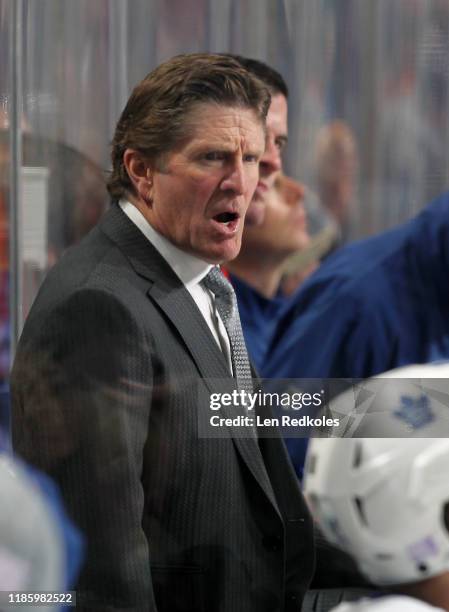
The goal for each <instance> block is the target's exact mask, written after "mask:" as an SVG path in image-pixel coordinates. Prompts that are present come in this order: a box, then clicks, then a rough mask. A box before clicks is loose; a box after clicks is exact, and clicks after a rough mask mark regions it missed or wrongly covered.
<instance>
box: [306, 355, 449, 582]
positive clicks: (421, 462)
mask: <svg viewBox="0 0 449 612" xmlns="http://www.w3.org/2000/svg"><path fill="white" fill-rule="evenodd" d="M444 372H445V375H446V377H448V378H449V376H448V366H447V365H437V366H432V365H427V366H419V367H418V366H412V367H409V368H401V369H400V370H397V371H396V372H392V373H389V374H388V375H387V376H388V377H397V378H409V377H410V378H413V379H414V380H413V381H412V382H411V384H412V388H411V390H410V389H409V388H408V387H407V386H405V387H404V384H406V385H407V384H408V381H401V384H399V385H398V386H397V387H394V386H393V387H390V391H389V392H388V393H384V394H383V401H384V405H383V408H382V411H380V409H379V406H378V409H377V410H376V411H375V412H377V413H379V412H383V414H382V418H381V419H380V414H378V420H379V423H380V422H382V425H384V424H385V423H384V422H383V421H384V420H385V419H387V420H388V413H391V414H393V413H394V412H397V411H398V400H399V399H400V398H401V397H404V393H405V397H412V398H413V397H415V399H417V400H419V401H421V400H422V398H423V397H424V398H425V401H424V400H422V402H423V403H424V404H425V406H426V407H425V410H424V412H425V413H426V414H427V416H426V417H425V418H421V419H420V418H419V414H418V415H414V416H413V417H412V418H411V421H410V422H411V423H413V422H416V423H419V424H420V425H419V427H418V430H419V433H417V432H415V431H414V430H413V427H412V428H411V431H410V432H409V435H410V437H408V438H393V437H390V438H379V437H372V438H348V439H338V438H332V439H328V438H327V439H320V438H316V439H312V440H311V441H310V445H309V449H308V454H307V460H306V471H305V492H306V495H307V498H308V500H309V502H310V505H311V508H312V512H313V514H314V516H315V518H316V519H317V521H318V523H319V525H320V527H321V528H322V530H323V532H324V533H325V535H326V536H327V537H328V539H329V540H330V541H331V542H333V543H335V544H337V545H339V546H340V547H341V548H343V549H345V550H346V551H347V552H349V553H350V554H351V555H352V556H353V557H354V558H355V559H356V561H357V562H358V564H359V566H360V569H361V571H362V572H363V573H364V574H365V575H366V576H368V578H369V579H370V580H371V581H372V582H374V583H377V584H380V585H388V584H401V583H406V582H416V581H419V580H422V579H424V578H429V577H431V576H434V575H437V574H440V573H443V572H445V571H448V570H449V439H447V438H437V437H431V436H435V435H437V434H436V432H437V431H438V423H439V415H440V414H441V410H442V407H441V406H439V405H438V406H435V401H436V403H437V404H440V403H441V402H440V400H442V403H443V408H444V407H445V406H444V404H445V403H446V400H445V398H444V397H443V396H444V395H445V393H444V390H442V389H441V388H438V389H435V386H434V385H433V383H432V381H431V379H432V378H438V377H440V376H444V374H443V373H444ZM395 374H396V376H395ZM417 379H422V382H423V384H422V385H421V386H420V387H419V389H418V390H416V380H417ZM424 379H425V380H424ZM441 382H442V381H440V383H441ZM403 383H404V384H403ZM429 386H430V390H429V391H428V393H427V392H425V393H424V394H423V389H424V388H425V389H427V388H429ZM440 386H441V385H440ZM447 386H449V381H447V383H446V387H447ZM395 389H396V390H395ZM414 390H415V391H416V395H415V396H414V395H413V393H414ZM410 393H411V395H408V394H410ZM441 394H443V396H442V395H441ZM420 398H421V399H420ZM434 400H435V401H434ZM412 403H413V402H412ZM406 404H407V402H406ZM406 409H407V405H404V406H402V408H401V410H403V411H405V410H406ZM429 411H430V414H431V415H433V416H432V418H429ZM418 412H419V411H418ZM445 416H446V417H447V415H445ZM396 420H397V419H396V417H395V416H393V417H392V418H391V424H394V423H395V421H396ZM375 429H376V427H375ZM409 429H410V425H409ZM388 431H391V430H390V429H389V428H388ZM426 432H428V433H427V435H428V436H429V437H423V436H425V435H426ZM372 433H373V432H372ZM374 435H376V433H374ZM377 435H378V434H377ZM442 435H444V434H442Z"/></svg>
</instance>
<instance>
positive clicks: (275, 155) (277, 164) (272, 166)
mask: <svg viewBox="0 0 449 612" xmlns="http://www.w3.org/2000/svg"><path fill="white" fill-rule="evenodd" d="M281 168H282V157H281V151H280V149H279V147H278V146H277V145H276V143H275V142H274V140H273V139H271V138H269V139H267V142H266V144H265V152H264V154H263V155H262V157H261V160H260V171H261V174H262V175H263V176H268V175H270V174H273V172H278V171H279V170H280V169H281Z"/></svg>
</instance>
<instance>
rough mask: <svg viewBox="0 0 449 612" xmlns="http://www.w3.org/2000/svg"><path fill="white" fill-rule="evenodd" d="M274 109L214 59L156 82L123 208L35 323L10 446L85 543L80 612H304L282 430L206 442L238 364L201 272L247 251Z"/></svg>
mask: <svg viewBox="0 0 449 612" xmlns="http://www.w3.org/2000/svg"><path fill="white" fill-rule="evenodd" d="M269 100H270V98H269V94H268V92H267V91H266V89H265V88H264V87H263V85H262V84H261V83H260V82H259V81H258V80H257V79H255V78H254V77H252V76H251V75H250V74H249V73H248V72H246V70H245V69H243V68H242V67H241V66H239V65H238V64H237V63H236V62H235V61H234V60H233V59H231V58H226V57H223V56H218V55H216V56H215V55H206V54H196V55H190V56H178V57H176V58H173V59H172V60H170V61H168V62H166V63H165V64H162V65H161V66H159V67H158V68H156V69H155V70H154V71H153V72H152V73H150V74H149V75H148V76H147V77H146V78H145V79H144V80H143V81H142V82H141V83H140V84H139V85H137V87H136V88H135V89H134V91H133V93H132V95H131V97H130V99H129V101H128V103H127V105H126V107H125V110H124V111H123V113H122V116H121V117H120V119H119V122H118V125H117V128H116V133H115V136H114V140H113V145H112V161H113V170H112V175H111V178H110V181H109V191H110V193H111V196H112V199H113V205H112V207H111V209H110V210H109V211H108V213H107V214H106V215H105V217H104V218H103V220H102V221H101V222H100V223H99V225H98V226H97V227H96V228H95V229H94V230H93V231H92V232H91V233H90V234H89V235H88V236H87V237H86V239H84V240H83V241H82V242H81V243H80V245H78V246H77V247H74V248H73V249H72V250H71V251H69V252H68V253H67V254H66V255H65V256H64V257H63V258H62V260H61V261H60V262H59V263H58V264H57V265H56V266H55V267H54V268H53V270H52V271H51V272H50V274H49V275H48V277H47V279H46V281H45V282H44V284H43V286H42V288H41V291H40V293H39V295H38V297H37V299H36V302H35V304H34V305H33V308H32V311H31V313H30V315H29V317H28V320H27V322H26V325H25V328H24V331H23V334H22V337H21V340H20V343H19V348H18V351H17V355H16V360H15V365H14V371H13V376H12V392H13V440H14V446H15V449H16V450H17V451H18V452H20V453H21V454H22V455H23V456H24V457H25V458H26V459H28V460H29V461H31V462H32V463H34V464H35V465H38V466H39V467H40V468H41V469H43V470H45V471H46V472H48V473H49V474H51V475H52V476H53V477H54V478H55V479H56V480H57V481H58V482H59V484H60V486H61V488H62V491H63V495H64V497H65V500H66V503H67V506H68V508H69V511H70V512H71V514H72V517H73V519H74V520H75V521H76V523H77V524H78V525H79V526H80V527H81V529H82V530H83V531H84V533H85V534H86V536H87V543H88V547H87V548H88V555H87V563H86V565H85V568H84V571H83V573H82V576H81V578H80V582H79V585H78V607H79V608H80V609H83V610H87V609H89V610H125V609H126V610H138V611H144V610H146V611H149V610H150V611H158V612H178V611H179V612H201V611H203V610H204V611H207V612H213V611H217V612H237V611H238V612H269V611H270V612H271V611H274V610H286V611H292V612H293V611H295V612H299V610H300V609H301V601H302V598H303V594H304V592H305V590H306V588H307V585H308V583H309V580H310V576H311V574H312V571H313V565H314V556H313V544H312V526H311V521H310V516H309V513H308V511H307V508H306V506H305V504H304V501H303V498H302V495H301V493H300V491H299V489H298V485H297V483H296V478H295V475H294V473H293V470H292V468H291V465H290V463H289V462H288V459H287V456H286V453H285V448H284V446H283V443H282V441H281V439H280V438H279V435H278V433H277V431H275V430H273V431H272V432H271V433H272V435H271V437H270V438H267V439H265V438H264V439H260V440H258V439H257V438H256V436H255V435H254V432H253V430H252V429H251V431H247V432H243V434H244V435H241V433H242V432H238V431H237V430H236V428H235V427H233V426H232V425H231V426H229V427H227V426H224V427H222V428H221V430H220V435H219V437H218V438H211V437H207V436H203V437H202V436H201V435H199V429H200V425H201V422H202V420H203V421H204V420H205V419H207V418H208V416H209V414H208V412H209V406H208V405H207V403H206V404H204V403H202V401H201V398H202V397H204V396H206V397H207V396H208V395H210V394H211V393H212V392H214V391H216V388H214V385H213V383H212V379H219V380H220V381H222V382H223V385H224V387H226V388H228V389H238V388H239V387H240V378H239V372H241V368H242V363H244V362H245V359H246V353H245V352H244V350H243V351H242V345H241V344H239V342H238V340H239V338H240V337H241V330H239V329H238V327H236V326H235V325H234V326H233V327H232V331H230V329H231V328H230V327H227V325H229V319H227V315H226V311H221V310H220V308H219V306H218V304H219V293H218V289H217V290H216V292H214V291H211V289H210V288H208V287H209V286H206V284H207V283H206V280H207V278H209V276H210V274H213V272H214V270H215V272H216V268H215V266H216V265H217V264H219V263H221V262H223V261H227V260H229V259H232V258H233V257H235V256H236V255H237V253H238V251H239V248H240V241H241V234H242V229H243V221H244V217H245V213H246V209H247V207H248V204H249V202H250V200H251V198H252V195H253V192H254V190H255V188H256V185H257V182H258V177H259V175H258V163H259V160H260V158H261V156H262V154H263V151H264V143H265V131H264V130H265V117H266V112H267V108H268V105H269ZM218 276H219V278H220V279H222V278H223V277H222V276H221V275H220V274H218ZM203 281H204V283H203ZM224 282H225V283H226V282H227V281H224ZM235 322H236V319H235V316H234V317H233V323H234V324H235ZM264 410H265V409H264V408H263V407H261V408H260V411H261V414H263V413H264Z"/></svg>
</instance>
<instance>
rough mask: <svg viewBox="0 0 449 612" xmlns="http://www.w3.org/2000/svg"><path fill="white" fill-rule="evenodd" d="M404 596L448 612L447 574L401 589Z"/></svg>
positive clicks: (448, 586) (448, 573) (448, 578)
mask: <svg viewBox="0 0 449 612" xmlns="http://www.w3.org/2000/svg"><path fill="white" fill-rule="evenodd" d="M400 590H401V592H402V593H404V595H409V596H410V597H415V598H416V599H421V600H422V601H425V602H426V603H428V604H429V605H431V606H434V607H436V608H442V609H443V610H448V611H449V572H445V573H444V574H440V575H439V576H433V577H432V578H428V579H427V580H422V581H421V582H417V583H415V584H407V585H405V586H402V587H401V589H400Z"/></svg>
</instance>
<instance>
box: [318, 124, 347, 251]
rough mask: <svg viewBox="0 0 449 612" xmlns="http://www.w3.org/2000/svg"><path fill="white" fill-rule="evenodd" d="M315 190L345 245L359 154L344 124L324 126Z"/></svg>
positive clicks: (319, 136) (340, 240)
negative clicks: (338, 229) (336, 225)
mask: <svg viewBox="0 0 449 612" xmlns="http://www.w3.org/2000/svg"><path fill="white" fill-rule="evenodd" d="M313 168H314V172H315V188H316V192H317V194H318V197H319V199H320V202H321V204H322V205H323V207H324V208H325V210H327V211H328V213H329V214H330V215H331V216H332V217H333V218H334V219H335V221H336V222H337V224H338V226H339V228H340V236H339V239H338V242H337V244H341V243H342V242H346V241H347V239H348V233H349V229H350V223H351V215H352V214H353V213H354V204H355V201H354V200H355V197H356V192H357V170H358V152H357V145H356V141H355V137H354V134H353V132H352V130H351V129H350V128H349V126H348V125H347V124H346V123H345V122H344V121H341V120H334V121H331V122H330V123H328V124H325V125H323V126H322V127H321V128H320V130H319V131H318V134H317V136H316V141H315V150H314V152H313Z"/></svg>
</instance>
